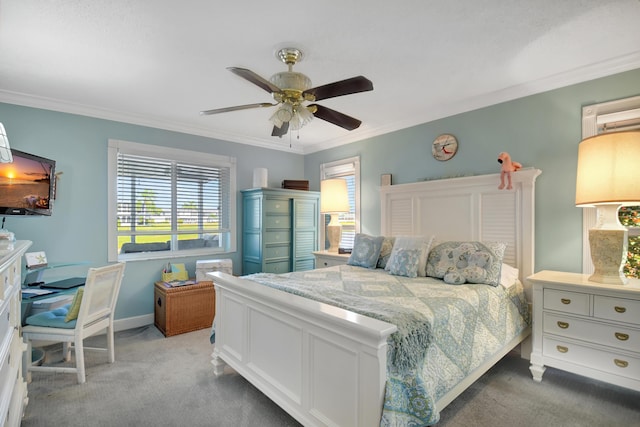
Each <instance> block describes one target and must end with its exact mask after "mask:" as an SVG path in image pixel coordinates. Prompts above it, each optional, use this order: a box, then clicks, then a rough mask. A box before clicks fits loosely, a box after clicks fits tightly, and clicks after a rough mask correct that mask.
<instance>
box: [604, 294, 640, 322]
mask: <svg viewBox="0 0 640 427" xmlns="http://www.w3.org/2000/svg"><path fill="white" fill-rule="evenodd" d="M593 315H594V316H595V317H600V318H602V319H609V320H615V321H618V322H625V323H630V324H632V325H638V326H640V300H632V299H626V298H615V297H607V296H602V295H596V296H595V297H594V303H593Z"/></svg>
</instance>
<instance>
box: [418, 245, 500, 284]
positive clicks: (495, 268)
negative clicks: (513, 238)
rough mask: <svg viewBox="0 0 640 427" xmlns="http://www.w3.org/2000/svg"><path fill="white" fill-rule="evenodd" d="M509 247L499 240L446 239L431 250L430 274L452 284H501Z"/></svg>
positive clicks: (428, 271)
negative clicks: (452, 240)
mask: <svg viewBox="0 0 640 427" xmlns="http://www.w3.org/2000/svg"><path fill="white" fill-rule="evenodd" d="M506 248H507V245H506V244H505V243H500V242H444V243H441V244H439V245H437V246H436V247H434V248H433V250H432V251H431V252H430V253H429V259H428V261H427V276H430V277H437V278H439V279H443V280H444V281H445V282H447V283H450V284H456V285H459V284H462V283H483V284H487V285H491V286H498V284H499V283H500V269H501V266H502V259H503V258H504V252H505V250H506Z"/></svg>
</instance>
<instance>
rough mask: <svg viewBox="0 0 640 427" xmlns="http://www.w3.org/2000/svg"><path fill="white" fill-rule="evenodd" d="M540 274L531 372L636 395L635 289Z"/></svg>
mask: <svg viewBox="0 0 640 427" xmlns="http://www.w3.org/2000/svg"><path fill="white" fill-rule="evenodd" d="M588 277H589V276H588V275H584V274H577V273H563V272H557V271H541V272H539V273H536V274H534V275H532V276H530V277H529V278H527V280H528V281H529V282H530V283H531V285H532V288H533V351H532V352H531V367H530V370H531V374H532V375H533V379H534V380H535V381H542V374H543V373H544V371H545V366H551V367H554V368H558V369H562V370H565V371H569V372H573V373H576V374H579V375H584V376H587V377H590V378H595V379H597V380H600V381H606V382H609V383H612V384H616V385H619V386H622V387H627V388H630V389H633V390H639V391H640V287H637V286H632V285H624V286H621V285H606V284H601V283H595V282H590V281H589V280H588Z"/></svg>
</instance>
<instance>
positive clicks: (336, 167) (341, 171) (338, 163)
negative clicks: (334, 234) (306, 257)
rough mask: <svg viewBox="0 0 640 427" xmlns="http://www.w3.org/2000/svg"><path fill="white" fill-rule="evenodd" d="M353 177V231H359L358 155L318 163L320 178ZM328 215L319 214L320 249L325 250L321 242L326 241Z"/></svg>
mask: <svg viewBox="0 0 640 427" xmlns="http://www.w3.org/2000/svg"><path fill="white" fill-rule="evenodd" d="M351 175H353V177H354V186H355V188H354V193H355V194H354V200H355V208H354V221H355V233H356V234H357V233H360V156H354V157H349V158H346V159H341V160H335V161H332V162H327V163H322V164H320V180H321V181H322V180H325V179H330V178H343V177H345V176H351ZM327 217H328V215H326V217H325V215H324V214H320V222H319V223H320V224H323V225H324V226H323V227H320V236H319V237H320V246H319V247H320V248H322V250H326V245H325V244H323V242H326V236H325V234H326V233H325V231H326V224H327Z"/></svg>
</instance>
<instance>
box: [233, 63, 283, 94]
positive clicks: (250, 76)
mask: <svg viewBox="0 0 640 427" xmlns="http://www.w3.org/2000/svg"><path fill="white" fill-rule="evenodd" d="M227 70H229V71H231V72H232V73H233V74H235V75H237V76H240V77H242V78H243V79H245V80H247V81H250V82H251V83H253V84H254V85H256V86H259V87H261V88H262V89H264V90H266V91H267V92H269V93H274V92H280V91H281V90H280V88H279V87H278V86H276V85H274V84H273V83H271V82H270V81H269V80H267V79H265V78H263V77H260V76H259V75H257V74H256V73H254V72H253V71H251V70H247V69H246V68H238V67H228V68H227Z"/></svg>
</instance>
